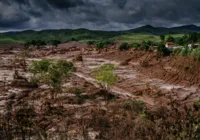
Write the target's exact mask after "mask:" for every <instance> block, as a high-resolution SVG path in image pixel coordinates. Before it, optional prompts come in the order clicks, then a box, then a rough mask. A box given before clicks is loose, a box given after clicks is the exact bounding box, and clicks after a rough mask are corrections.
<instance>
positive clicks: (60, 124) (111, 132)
mask: <svg viewBox="0 0 200 140" xmlns="http://www.w3.org/2000/svg"><path fill="white" fill-rule="evenodd" d="M22 52H23V50H17V51H16V50H14V51H13V50H5V51H2V52H1V54H0V57H1V59H0V89H1V90H0V113H1V124H0V125H1V127H0V130H1V131H0V133H1V134H0V139H1V138H2V139H4V138H8V139H9V138H10V139H14V138H15V139H21V137H22V136H25V138H26V139H28V138H30V139H41V140H43V139H52V140H53V139H55V140H57V139H67V140H68V139H78V140H79V139H83V140H90V139H92V140H93V139H107V140H109V139H113V140H118V139H119V140H121V139H124V140H126V139H127V140H129V139H149V140H151V139H166V140H167V139H176V138H177V137H178V136H179V135H183V134H182V132H180V133H181V134H178V132H177V131H178V130H179V127H181V128H180V130H181V131H184V133H186V132H187V131H188V129H187V128H188V124H190V123H191V122H186V123H185V124H184V123H183V126H182V125H181V124H180V122H181V120H187V121H189V119H188V118H187V117H188V116H187V115H186V114H187V111H188V110H190V109H191V110H193V104H194V102H197V101H199V99H200V85H199V81H200V75H199V70H200V69H199V68H200V64H198V63H196V62H193V61H192V60H190V59H189V58H183V57H175V56H169V57H163V58H159V57H157V56H156V53H155V52H154V51H147V52H146V51H136V50H129V51H119V50H118V49H116V48H112V49H108V50H102V51H101V52H99V51H96V50H92V49H91V50H88V49H82V48H81V45H80V46H78V47H77V49H74V50H69V49H66V48H57V49H54V50H50V49H49V50H36V51H29V52H27V56H25V57H22V55H21V53H22ZM80 57H81V60H79V59H78V58H80ZM41 59H50V60H66V61H72V62H73V63H74V65H75V67H76V72H74V73H73V74H72V76H71V77H70V78H68V79H65V82H64V84H63V85H62V92H59V93H56V95H52V92H51V90H50V87H49V86H48V85H45V84H41V85H39V87H31V86H30V85H29V83H28V79H29V78H30V76H31V74H30V73H29V71H28V67H29V65H31V63H32V62H33V61H39V60H41ZM24 61H25V62H24ZM106 63H111V64H114V65H115V66H116V69H115V71H114V73H115V74H116V75H117V76H118V77H119V79H118V81H117V83H116V84H115V85H113V86H111V87H110V88H109V91H105V90H104V89H102V85H101V84H100V83H99V82H98V81H97V80H96V79H95V77H94V76H93V70H94V68H96V67H99V66H101V65H103V64H106ZM185 67H187V69H186V68H185ZM16 71H17V76H16ZM77 89H78V90H79V91H80V92H81V93H80V94H76V91H77ZM54 94H55V93H54ZM52 96H53V97H52ZM27 110H28V112H26V111H27ZM195 113H196V114H195V115H196V116H197V117H198V116H199V112H195ZM30 114H31V115H30ZM195 115H194V114H193V117H196V116H195ZM190 117H192V116H190ZM179 121H180V122H179ZM175 124H179V125H180V126H179V125H178V128H177V130H176V128H174V129H175V130H171V129H172V127H174V126H175ZM167 127H169V128H167ZM168 129H169V130H168ZM185 129H187V130H185ZM197 130H198V128H197ZM185 131H186V132H185ZM190 131H192V130H190ZM191 133H195V132H191ZM185 137H186V136H185Z"/></svg>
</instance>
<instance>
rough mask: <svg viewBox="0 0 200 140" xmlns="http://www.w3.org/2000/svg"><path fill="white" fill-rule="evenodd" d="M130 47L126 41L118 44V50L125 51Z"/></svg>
mask: <svg viewBox="0 0 200 140" xmlns="http://www.w3.org/2000/svg"><path fill="white" fill-rule="evenodd" d="M129 49H130V45H129V44H128V43H122V44H121V45H120V46H119V50H120V51H126V50H129Z"/></svg>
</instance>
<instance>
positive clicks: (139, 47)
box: [119, 40, 156, 51]
mask: <svg viewBox="0 0 200 140" xmlns="http://www.w3.org/2000/svg"><path fill="white" fill-rule="evenodd" d="M154 45H156V44H155V43H154V42H153V41H150V40H149V41H143V42H142V43H141V44H139V43H131V44H129V43H122V44H121V45H120V46H119V50H120V51H125V50H129V49H130V48H135V49H136V50H148V49H149V48H150V46H154Z"/></svg>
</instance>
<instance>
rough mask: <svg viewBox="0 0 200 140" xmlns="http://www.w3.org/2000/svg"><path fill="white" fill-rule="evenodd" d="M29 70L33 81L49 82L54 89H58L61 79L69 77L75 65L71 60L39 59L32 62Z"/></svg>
mask: <svg viewBox="0 0 200 140" xmlns="http://www.w3.org/2000/svg"><path fill="white" fill-rule="evenodd" d="M29 71H30V72H31V73H32V74H33V77H32V79H34V81H35V82H40V83H45V84H49V85H50V86H52V87H53V88H54V89H60V88H61V84H62V81H63V79H64V78H65V77H69V76H70V75H71V73H72V72H73V71H75V67H74V65H73V63H72V62H67V61H64V60H59V61H50V60H41V61H37V62H36V61H35V62H33V63H32V65H31V66H30V68H29Z"/></svg>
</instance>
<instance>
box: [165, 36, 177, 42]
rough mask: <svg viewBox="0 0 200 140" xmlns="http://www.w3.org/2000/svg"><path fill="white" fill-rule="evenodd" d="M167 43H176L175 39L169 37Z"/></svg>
mask: <svg viewBox="0 0 200 140" xmlns="http://www.w3.org/2000/svg"><path fill="white" fill-rule="evenodd" d="M166 41H167V42H175V39H174V37H172V36H170V35H169V36H168V37H167V40H166Z"/></svg>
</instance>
